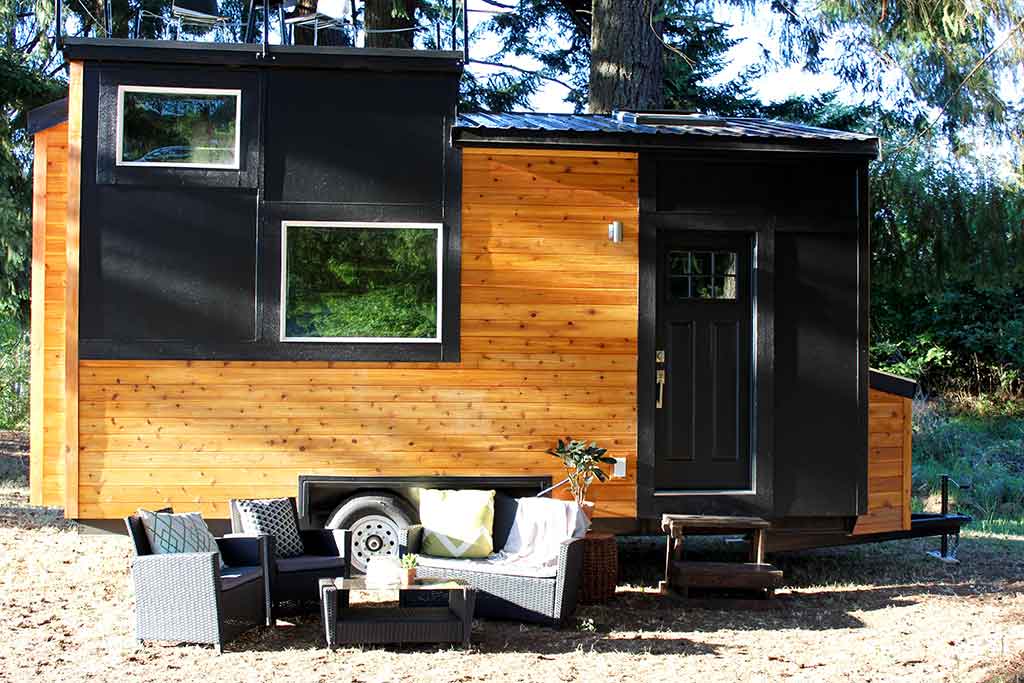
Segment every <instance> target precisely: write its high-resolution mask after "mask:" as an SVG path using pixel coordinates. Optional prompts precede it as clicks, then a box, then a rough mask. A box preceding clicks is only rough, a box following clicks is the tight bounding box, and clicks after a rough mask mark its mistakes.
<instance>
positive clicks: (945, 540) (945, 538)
mask: <svg viewBox="0 0 1024 683" xmlns="http://www.w3.org/2000/svg"><path fill="white" fill-rule="evenodd" d="M941 495H942V503H941V505H942V507H941V508H940V510H941V511H942V516H943V517H945V516H946V515H948V514H949V475H948V474H943V475H942V493H941ZM940 550H941V552H942V557H944V558H945V557H947V556H948V555H949V534H942V540H941V546H940Z"/></svg>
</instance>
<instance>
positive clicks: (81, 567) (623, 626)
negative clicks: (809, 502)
mask: <svg viewBox="0 0 1024 683" xmlns="http://www.w3.org/2000/svg"><path fill="white" fill-rule="evenodd" d="M3 438H4V437H3V435H0V440H2V439H3ZM26 498H27V491H26V489H25V486H24V480H23V479H18V480H16V481H11V480H8V481H7V482H6V483H4V482H0V681H3V682H4V683H6V682H7V681H12V682H18V683H20V682H23V681H24V682H26V683H27V682H28V681H33V682H35V681H84V680H90V681H118V682H127V681H132V682H134V681H200V680H220V681H271V680H273V681H302V682H307V681H332V682H336V681H353V682H354V681H359V682H364V683H370V682H376V681H381V682H383V681H414V680H419V681H460V682H464V681H503V680H508V681H544V682H549V681H576V680H586V681H596V682H601V683H604V682H605V681H638V680H650V681H668V680H673V681H688V680H697V681H707V682H708V683H711V682H712V681H776V680H779V681H815V682H818V681H928V682H929V683H931V682H935V681H983V680H989V681H997V680H1007V681H1010V680H1014V679H1013V677H1014V676H1015V675H1016V673H1015V672H1018V673H1019V671H1020V669H1019V667H1018V668H1015V667H1014V659H1013V657H1015V656H1017V655H1018V654H1019V653H1021V652H1024V537H1021V536H1003V537H992V536H989V537H982V536H971V537H968V538H965V539H964V541H963V543H962V545H961V548H960V556H961V558H962V560H963V564H962V565H960V566H958V567H957V566H949V565H945V564H942V563H939V562H937V561H935V560H931V559H928V558H926V557H925V556H924V551H925V550H926V549H928V548H930V547H932V546H933V545H934V543H933V542H932V541H929V540H913V541H901V542H894V543H888V544H879V545H875V546H862V547H854V548H845V549H840V550H821V551H811V552H802V553H792V554H786V555H781V556H779V557H776V558H775V560H776V562H777V563H778V564H780V565H781V566H782V567H783V568H784V569H785V570H786V578H787V583H788V585H787V587H786V588H785V589H784V590H783V591H781V592H780V595H779V598H778V600H779V603H780V607H779V608H778V609H776V610H772V611H758V612H737V611H716V610H703V609H681V608H679V607H677V606H675V605H673V604H672V603H671V602H669V601H666V600H665V599H663V598H661V597H659V596H658V595H656V594H655V593H654V588H653V587H654V586H655V585H656V581H657V578H658V567H659V562H660V552H661V547H660V545H659V544H657V543H654V542H642V541H640V542H635V543H630V544H628V546H627V547H626V548H624V550H623V555H622V559H623V562H622V565H623V567H624V575H623V576H622V577H621V581H620V585H619V589H618V592H617V593H616V596H615V598H614V599H613V600H612V601H611V602H609V603H608V604H606V605H601V606H588V607H584V608H581V609H580V610H579V612H578V613H577V616H576V618H575V620H574V622H573V623H572V624H571V625H570V626H569V627H567V628H565V629H562V630H553V629H548V628H541V627H535V626H523V625H519V624H512V623H499V622H485V621H478V622H476V623H475V624H474V630H473V648H472V649H471V650H470V651H468V652H466V651H462V650H457V649H448V648H443V647H436V646H435V647H405V648H365V649H359V648H350V649H342V650H337V651H334V652H330V651H327V650H325V649H324V648H323V642H322V635H321V631H320V624H319V620H318V619H317V618H316V617H310V618H303V619H298V620H296V621H295V622H291V623H286V622H281V623H280V624H279V626H278V627H277V628H275V629H273V630H261V631H253V632H250V633H249V634H247V635H246V636H244V637H242V638H241V639H239V640H236V641H235V642H233V643H231V644H230V645H228V646H227V648H226V651H225V653H224V654H223V655H220V656H218V655H216V654H215V653H214V652H213V651H212V649H210V648H206V647H199V646H188V645H162V644H161V645H147V646H145V647H140V646H138V645H137V644H136V642H135V640H134V637H133V626H134V613H133V597H132V586H131V580H130V575H129V561H130V551H129V547H128V541H127V539H126V538H124V537H117V536H105V537H102V536H88V535H82V534H80V533H79V532H78V531H77V530H76V529H75V528H74V527H73V526H72V525H70V524H68V523H66V522H64V520H63V519H62V517H61V514H60V511H59V510H43V509H39V508H30V507H29V506H28V505H27V502H26ZM711 550H712V551H714V549H713V548H712V549H711ZM716 552H717V551H716ZM1018 661H1019V660H1018Z"/></svg>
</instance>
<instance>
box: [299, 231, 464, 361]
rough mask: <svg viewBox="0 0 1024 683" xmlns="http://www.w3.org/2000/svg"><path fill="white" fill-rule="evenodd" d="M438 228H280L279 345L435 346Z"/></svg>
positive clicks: (438, 290)
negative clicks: (402, 344)
mask: <svg viewBox="0 0 1024 683" xmlns="http://www.w3.org/2000/svg"><path fill="white" fill-rule="evenodd" d="M441 227H442V226H441V224H440V223H374V222H346V221H282V223H281V321H280V325H281V341H284V342H346V343H372V342H396V343H440V342H441V300H442V296H441V294H442V270H443V263H444V259H443V249H444V245H443V242H444V240H443V233H442V229H441Z"/></svg>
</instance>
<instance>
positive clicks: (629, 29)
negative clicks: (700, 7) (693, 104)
mask: <svg viewBox="0 0 1024 683" xmlns="http://www.w3.org/2000/svg"><path fill="white" fill-rule="evenodd" d="M662 3H663V0H594V14H593V27H592V29H591V32H590V100H589V102H588V106H587V110H588V111H590V112H591V113H594V114H605V113H609V112H611V111H612V110H613V109H623V110H642V109H660V108H661V107H662V103H663V101H664V94H663V83H662V81H663V79H664V73H665V71H664V61H663V60H664V55H663V52H662V51H663V50H664V46H663V45H662V43H661V32H662V24H661V22H660V21H659V20H658V18H657V17H658V15H659V13H660V12H661V9H662ZM652 17H653V22H654V26H653V28H652V26H651V23H652Z"/></svg>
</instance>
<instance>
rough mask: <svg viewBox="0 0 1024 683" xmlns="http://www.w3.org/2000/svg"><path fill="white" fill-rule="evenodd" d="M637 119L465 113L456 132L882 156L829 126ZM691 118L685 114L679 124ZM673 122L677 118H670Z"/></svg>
mask: <svg viewBox="0 0 1024 683" xmlns="http://www.w3.org/2000/svg"><path fill="white" fill-rule="evenodd" d="M631 118H636V117H634V116H631V115H628V114H627V115H624V116H619V117H617V116H614V115H611V116H609V115H604V114H539V113H531V112H514V113H493V112H483V113H473V114H460V115H459V117H458V119H457V120H456V123H455V125H456V129H457V130H460V131H466V132H468V133H472V134H478V135H483V136H486V135H488V134H490V135H497V136H499V137H500V136H502V135H504V134H520V135H522V134H527V133H532V134H534V135H537V136H544V137H547V136H553V137H558V136H574V137H579V136H587V137H596V138H600V137H605V136H617V137H620V138H631V139H634V140H636V141H638V142H641V144H643V141H644V140H647V141H654V139H653V138H650V137H649V136H659V137H657V138H656V139H657V141H658V142H661V143H668V144H673V142H674V141H680V142H682V141H683V140H684V139H690V140H695V139H701V138H705V139H718V140H736V141H741V140H751V141H753V140H759V141H769V142H784V143H809V144H812V145H813V144H816V143H828V144H829V146H831V147H835V146H836V145H837V144H838V145H839V146H846V145H850V146H851V147H852V148H856V151H858V152H859V153H871V154H877V147H878V138H876V137H874V136H871V135H864V134H861V133H848V132H844V131H838V130H829V129H827V128H816V127H814V126H805V125H802V124H798V123H787V122H783V121H769V120H766V119H751V118H739V117H730V116H724V117H706V116H702V117H694V119H693V120H692V121H686V122H683V123H671V124H668V123H658V124H656V125H655V124H651V123H633V122H631V121H630V120H629V119H631ZM686 118H687V117H686V116H685V115H681V116H679V117H678V118H677V120H683V119H686ZM670 120H671V119H670Z"/></svg>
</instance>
